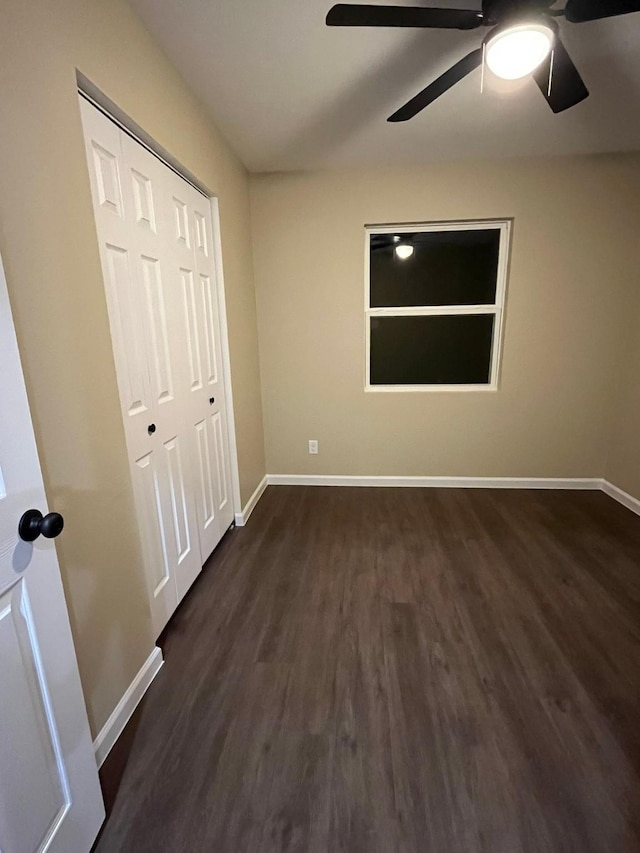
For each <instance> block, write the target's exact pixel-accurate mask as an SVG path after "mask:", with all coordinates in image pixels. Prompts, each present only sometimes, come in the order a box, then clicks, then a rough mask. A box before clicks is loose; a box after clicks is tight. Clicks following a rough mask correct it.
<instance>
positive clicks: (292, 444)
mask: <svg viewBox="0 0 640 853" xmlns="http://www.w3.org/2000/svg"><path fill="white" fill-rule="evenodd" d="M639 168H640V157H638V156H629V155H627V156H619V157H614V156H611V157H582V158H566V159H565V158H562V159H561V158H556V159H553V160H538V161H535V160H534V161H503V162H501V163H482V164H473V163H464V164H452V165H438V166H433V167H422V168H417V167H415V168H411V169H407V168H401V169H385V170H383V169H376V170H366V171H361V172H356V171H350V172H343V173H336V172H333V173H329V172H324V173H310V174H289V175H261V176H255V177H254V176H252V179H251V187H252V225H253V237H254V267H255V270H256V292H257V300H258V327H259V333H260V353H261V372H262V380H263V395H264V396H263V407H264V417H265V446H266V453H267V470H268V471H269V473H272V474H307V473H309V474H313V473H318V474H361V475H366V474H369V475H444V476H446V475H469V476H520V477H529V476H531V477H601V476H603V474H604V467H605V455H606V447H607V434H606V431H607V428H608V425H609V422H608V415H609V412H610V409H611V401H612V397H613V391H614V386H615V382H614V379H615V376H616V371H617V364H618V355H619V342H620V333H621V328H622V325H623V324H624V322H625V316H626V315H627V312H628V309H629V299H630V293H631V288H632V286H633V285H634V283H635V279H636V269H637V267H634V264H635V263H636V243H637V222H636V221H634V218H632V211H633V209H634V205H635V194H636V193H637V176H638V174H639ZM491 217H495V218H504V217H513V218H514V227H513V249H512V256H511V272H510V277H509V284H508V292H507V313H506V323H505V336H504V346H503V360H502V376H501V385H500V390H499V391H498V392H497V393H489V392H484V393H483V392H473V393H445V392H439V393H438V392H435V393H365V392H364V390H363V384H364V320H363V304H364V279H363V263H364V262H363V256H364V234H363V226H364V225H365V223H366V224H373V223H398V222H416V221H417V222H420V221H438V220H455V219H484V218H491ZM636 387H637V386H636ZM636 399H637V398H636ZM309 438H316V439H318V440H319V442H320V453H319V455H318V456H309V455H308V453H307V440H308V439H309Z"/></svg>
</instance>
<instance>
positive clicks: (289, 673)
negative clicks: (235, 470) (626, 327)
mask: <svg viewBox="0 0 640 853" xmlns="http://www.w3.org/2000/svg"><path fill="white" fill-rule="evenodd" d="M164 652H165V657H166V664H165V666H164V667H163V669H162V670H161V672H160V674H159V675H158V677H157V679H156V681H155V682H154V683H153V685H152V686H151V688H150V690H149V693H148V694H147V697H146V699H145V702H144V704H143V706H142V708H141V709H140V710H139V713H137V714H136V718H135V720H134V721H133V722H132V725H131V729H130V731H129V734H128V740H129V741H131V750H130V752H129V754H128V760H127V761H126V767H125V769H124V773H123V775H122V779H121V781H120V783H119V788H118V790H117V795H115V803H114V805H113V809H112V812H111V815H110V817H109V819H108V822H107V824H106V826H105V828H104V831H103V833H102V836H101V838H100V840H99V843H98V845H97V850H98V851H99V853H116V851H117V853H126V851H132V853H133V851H135V853H140V851H153V853H162V851H167V852H168V851H171V853H182V851H185V853H186V851H189V853H200V851H203V853H204V851H207V853H209V852H210V853H244V852H245V851H246V853H276V851H277V853H396V851H397V853H476V851H487V852H488V853H521V851H522V853H524V851H526V853H538V851H553V853H630V851H640V518H638V517H636V516H634V515H633V514H632V513H630V512H629V511H628V510H626V509H624V508H623V507H621V506H619V505H618V504H616V503H614V502H613V501H612V500H611V499H610V498H608V497H607V496H606V495H604V494H602V493H599V492H560V491H507V490H504V491H503V490H493V491H491V490H476V489H468V490H454V489H378V488H371V489H369V488H351V489H347V488H344V489H343V488H319V487H287V486H279V487H273V486H272V487H269V489H268V490H267V492H266V493H265V495H264V497H263V498H262V500H261V501H260V503H259V504H258V506H257V508H256V509H255V511H254V513H253V515H252V517H251V520H250V522H249V524H248V526H247V527H246V528H244V529H239V530H234V531H231V532H230V533H229V534H228V535H227V536H226V537H225V539H224V540H223V542H222V543H221V546H220V547H219V548H218V549H217V551H216V552H215V553H214V555H213V556H212V558H211V559H210V561H209V563H208V564H207V566H206V567H205V570H204V572H203V575H202V577H201V578H200V579H199V580H198V581H197V583H196V585H195V587H194V588H193V590H192V592H191V593H190V594H189V596H188V598H187V599H186V600H185V602H184V604H183V605H182V606H181V608H180V609H179V611H178V612H177V614H176V616H175V618H174V619H173V621H172V623H171V625H170V627H169V630H168V631H167V633H166V637H165V638H164ZM123 743H126V738H125V741H123ZM117 751H118V747H116V751H115V753H114V754H115V755H116V756H117ZM109 761H115V759H112V758H110V759H108V762H107V765H106V766H105V770H108V767H109ZM120 763H122V762H120ZM115 787H116V786H114V785H113V784H112V785H111V789H110V790H113V789H114V788H115Z"/></svg>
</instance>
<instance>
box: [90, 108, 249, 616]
mask: <svg viewBox="0 0 640 853" xmlns="http://www.w3.org/2000/svg"><path fill="white" fill-rule="evenodd" d="M81 108H82V118H83V124H84V128H85V138H86V145H87V156H88V160H89V171H90V176H91V186H92V192H93V200H94V210H95V216H96V224H97V231H98V240H99V244H100V254H101V258H102V266H103V273H104V278H105V289H106V294H107V304H108V309H109V319H110V324H111V333H112V338H113V350H114V358H115V362H116V371H117V376H118V385H119V390H120V398H121V405H122V415H123V419H124V425H125V434H126V439H127V449H128V453H129V457H130V467H131V472H132V478H133V484H134V493H135V498H136V509H137V513H138V522H139V527H140V530H141V538H142V541H143V549H144V559H145V567H146V573H147V580H148V586H149V592H150V597H151V607H152V612H153V617H154V625H155V628H156V630H157V631H158V632H159V631H160V630H162V628H163V627H164V625H165V624H166V622H167V620H168V618H169V616H170V615H171V614H172V613H173V611H174V610H175V608H176V606H177V604H178V602H179V601H180V600H181V599H182V597H183V596H184V594H185V593H186V591H187V590H188V589H189V587H190V586H191V584H192V583H193V581H194V579H195V578H196V577H197V575H198V573H199V572H200V570H201V568H202V564H203V562H204V560H205V559H206V558H207V557H208V556H209V554H210V553H211V551H212V550H213V549H214V548H215V546H216V545H217V543H218V542H219V541H220V539H221V538H222V536H223V535H224V533H225V531H226V530H227V529H228V527H229V525H230V524H231V523H232V521H233V506H232V502H231V490H230V482H231V479H230V462H229V449H228V448H229V444H228V436H227V419H226V409H225V399H224V382H223V374H222V356H221V345H220V316H219V299H218V296H219V294H218V289H217V281H216V275H215V271H216V265H215V256H214V244H213V234H212V223H211V210H210V205H209V202H208V200H207V199H206V198H205V197H204V196H202V195H201V194H200V193H199V192H198V191H197V190H195V189H194V188H193V187H192V186H191V185H190V184H188V183H187V182H186V181H184V180H183V179H182V178H180V177H179V176H178V175H177V174H175V173H174V172H173V171H172V170H171V169H169V168H168V167H167V166H165V165H164V164H163V163H162V162H161V161H160V160H158V159H157V158H156V157H154V156H153V155H152V154H151V153H150V152H149V151H147V150H146V149H145V148H143V146H141V145H139V144H138V143H137V142H135V140H133V139H132V138H131V137H129V136H128V135H127V134H125V133H124V132H123V131H121V130H120V129H119V128H118V127H117V125H115V124H114V123H113V122H112V121H111V120H110V119H109V118H107V117H106V116H105V115H103V114H102V113H101V112H100V111H99V110H97V109H96V108H95V107H93V106H91V105H90V104H89V103H87V102H86V101H84V100H81Z"/></svg>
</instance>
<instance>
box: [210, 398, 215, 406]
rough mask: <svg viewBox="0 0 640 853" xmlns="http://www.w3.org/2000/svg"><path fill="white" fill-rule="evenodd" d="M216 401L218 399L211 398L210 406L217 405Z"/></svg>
mask: <svg viewBox="0 0 640 853" xmlns="http://www.w3.org/2000/svg"><path fill="white" fill-rule="evenodd" d="M215 401H216V398H215V397H209V405H210V406H213V404H214V403H215Z"/></svg>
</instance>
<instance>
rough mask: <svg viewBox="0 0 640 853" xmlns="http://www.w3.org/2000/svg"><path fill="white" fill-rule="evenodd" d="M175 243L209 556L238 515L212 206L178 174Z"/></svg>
mask: <svg viewBox="0 0 640 853" xmlns="http://www.w3.org/2000/svg"><path fill="white" fill-rule="evenodd" d="M171 201H172V204H173V206H174V245H175V248H176V263H177V266H178V271H179V275H180V279H181V282H182V296H183V314H182V316H183V317H184V322H185V332H184V341H185V344H186V350H185V363H186V364H187V365H188V368H189V370H188V379H187V383H186V385H185V390H186V393H187V397H188V402H187V405H186V407H185V415H186V418H187V429H188V430H189V432H190V434H191V436H192V443H191V446H192V448H193V454H192V459H193V472H194V487H195V496H196V505H197V520H198V531H199V536H200V546H201V550H202V556H203V559H206V558H207V557H208V556H209V554H211V552H212V551H213V549H214V548H215V546H216V545H217V544H218V542H219V541H220V539H221V538H222V536H223V535H224V533H225V531H226V530H227V528H228V527H229V525H230V524H231V522H232V521H233V506H232V503H231V494H230V470H229V451H228V441H227V431H226V409H225V397H224V382H223V374H222V351H221V346H220V317H219V299H218V289H217V281H216V275H215V262H214V255H213V241H212V229H211V211H210V206H209V204H208V202H207V200H206V199H205V198H204V197H203V196H202V195H200V193H199V192H198V191H197V190H195V189H194V188H193V187H191V186H190V185H189V184H187V183H186V181H184V180H182V179H181V178H180V177H179V176H178V175H173V191H172V199H171Z"/></svg>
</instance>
